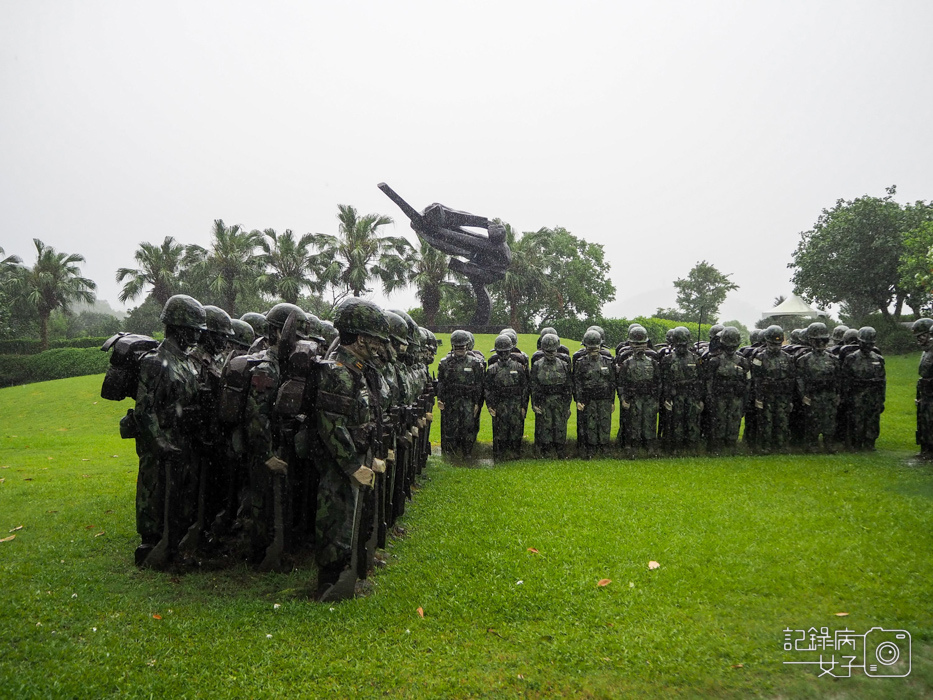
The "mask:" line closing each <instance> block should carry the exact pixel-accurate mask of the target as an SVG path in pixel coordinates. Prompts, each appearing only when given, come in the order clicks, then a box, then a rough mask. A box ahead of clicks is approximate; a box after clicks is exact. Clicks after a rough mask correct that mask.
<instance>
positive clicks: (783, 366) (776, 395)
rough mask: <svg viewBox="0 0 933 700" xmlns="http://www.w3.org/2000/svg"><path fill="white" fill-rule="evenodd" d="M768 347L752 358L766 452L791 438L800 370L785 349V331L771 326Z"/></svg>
mask: <svg viewBox="0 0 933 700" xmlns="http://www.w3.org/2000/svg"><path fill="white" fill-rule="evenodd" d="M764 340H765V349H764V351H762V352H759V353H756V354H755V355H753V356H752V359H751V372H752V394H753V397H754V402H755V409H756V411H757V415H758V432H757V443H756V447H758V448H759V449H760V450H761V451H762V452H765V453H768V452H772V451H775V450H784V449H785V448H786V447H787V445H788V443H789V441H790V414H791V410H792V409H793V407H794V391H795V388H796V379H795V377H796V369H795V366H794V360H793V359H792V358H791V357H790V355H788V354H787V353H785V352H783V350H782V349H781V346H782V345H783V343H784V331H783V330H782V329H781V327H780V326H768V327H767V328H766V329H765V331H764Z"/></svg>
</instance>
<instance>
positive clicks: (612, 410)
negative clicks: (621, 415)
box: [609, 401, 616, 413]
mask: <svg viewBox="0 0 933 700" xmlns="http://www.w3.org/2000/svg"><path fill="white" fill-rule="evenodd" d="M615 412H616V402H615V401H613V402H612V405H611V406H610V407H609V413H615Z"/></svg>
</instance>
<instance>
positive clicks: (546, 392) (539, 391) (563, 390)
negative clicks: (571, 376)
mask: <svg viewBox="0 0 933 700" xmlns="http://www.w3.org/2000/svg"><path fill="white" fill-rule="evenodd" d="M534 393H535V395H537V396H553V395H554V394H567V395H570V393H571V392H570V387H569V386H568V385H566V384H539V385H538V386H536V387H535V388H534Z"/></svg>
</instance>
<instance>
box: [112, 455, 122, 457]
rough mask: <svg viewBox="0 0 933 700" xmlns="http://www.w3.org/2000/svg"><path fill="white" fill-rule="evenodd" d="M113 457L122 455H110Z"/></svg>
mask: <svg viewBox="0 0 933 700" xmlns="http://www.w3.org/2000/svg"><path fill="white" fill-rule="evenodd" d="M110 456H111V457H119V456H120V455H110Z"/></svg>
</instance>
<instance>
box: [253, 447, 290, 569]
mask: <svg viewBox="0 0 933 700" xmlns="http://www.w3.org/2000/svg"><path fill="white" fill-rule="evenodd" d="M275 459H276V458H275V457H273V458H272V459H270V460H269V462H272V461H273V460H275ZM269 462H266V466H268V467H269V470H270V471H271V472H272V489H273V501H272V505H273V510H274V512H275V535H274V536H273V538H272V543H271V544H270V545H269V546H268V547H267V548H266V553H265V556H264V557H263V559H262V561H261V562H260V563H259V567H258V568H259V571H278V570H279V569H281V568H282V554H283V553H284V552H285V494H284V490H285V489H284V483H283V482H284V481H285V475H286V467H285V462H282V460H278V462H280V463H281V464H280V465H279V464H274V465H273V466H270V465H269Z"/></svg>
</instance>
